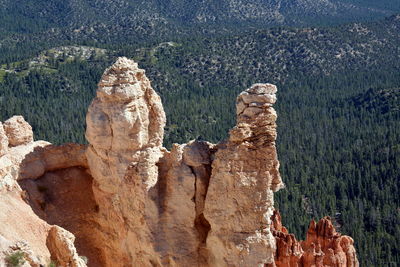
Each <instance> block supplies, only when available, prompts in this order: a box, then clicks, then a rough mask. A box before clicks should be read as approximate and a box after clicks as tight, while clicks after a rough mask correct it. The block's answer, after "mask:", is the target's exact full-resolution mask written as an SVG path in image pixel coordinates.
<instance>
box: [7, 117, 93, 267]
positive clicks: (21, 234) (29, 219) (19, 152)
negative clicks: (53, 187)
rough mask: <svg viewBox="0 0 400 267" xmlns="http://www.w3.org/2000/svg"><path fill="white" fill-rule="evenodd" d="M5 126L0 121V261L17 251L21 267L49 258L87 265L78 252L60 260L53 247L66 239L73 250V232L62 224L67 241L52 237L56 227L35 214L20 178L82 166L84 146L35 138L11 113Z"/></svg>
mask: <svg viewBox="0 0 400 267" xmlns="http://www.w3.org/2000/svg"><path fill="white" fill-rule="evenodd" d="M3 125H4V130H3ZM3 125H2V124H1V123H0V126H1V127H0V140H1V143H2V147H1V148H2V151H3V153H2V154H0V210H1V212H0V225H1V227H0V266H5V262H6V261H7V258H8V257H9V256H12V255H16V253H19V255H21V257H22V261H23V262H24V265H23V266H34V267H39V266H47V265H49V264H50V263H51V260H52V259H54V260H57V262H58V263H59V264H62V265H61V266H86V264H85V263H82V260H80V258H79V257H78V255H77V254H76V251H75V254H74V255H73V256H71V257H70V259H69V260H68V264H66V263H65V264H64V263H63V262H61V261H60V262H59V261H58V260H59V259H61V258H59V257H57V256H56V254H55V253H56V252H55V250H53V249H52V248H60V245H61V244H65V245H66V246H67V247H69V249H70V251H71V252H73V251H74V249H75V248H74V246H73V239H74V236H73V234H72V233H69V232H68V231H66V230H64V229H62V231H63V235H64V236H68V240H67V239H64V241H62V240H61V239H60V238H59V239H58V240H56V239H55V238H52V234H51V230H52V229H53V228H54V226H51V225H49V224H48V223H47V222H46V221H45V220H43V218H40V216H38V213H37V212H36V211H35V209H34V205H33V203H32V202H31V201H30V200H31V197H33V196H31V195H30V194H28V193H27V191H24V190H22V188H21V185H22V183H24V181H28V180H32V181H34V180H36V179H40V177H41V176H42V175H43V174H45V173H46V172H48V171H51V170H55V169H59V168H63V169H64V168H68V167H69V166H77V165H84V164H85V160H84V159H83V158H82V156H81V155H82V151H85V148H84V146H81V145H74V144H70V145H64V146H53V145H51V144H50V143H48V142H45V141H35V142H34V141H33V133H32V127H31V126H30V125H29V124H28V123H27V122H26V121H25V120H24V119H23V118H22V117H21V116H14V117H13V118H11V119H9V120H7V121H6V122H5V123H4V124H3ZM4 140H6V141H4ZM34 188H35V189H36V190H37V188H36V187H34ZM46 201H48V200H46ZM46 201H45V200H43V203H45V202H46ZM59 229H61V228H59ZM62 251H66V250H62ZM62 254H64V255H65V256H67V254H66V253H62ZM71 255H72V254H71Z"/></svg>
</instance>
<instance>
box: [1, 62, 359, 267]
mask: <svg viewBox="0 0 400 267" xmlns="http://www.w3.org/2000/svg"><path fill="white" fill-rule="evenodd" d="M276 92H277V88H276V86H275V85H272V84H261V83H260V84H254V85H253V86H251V87H250V88H249V89H247V90H245V91H243V92H242V93H241V94H240V95H239V96H238V97H237V101H236V109H237V111H236V116H237V122H236V126H235V127H234V128H233V129H232V130H231V131H230V133H229V138H228V139H227V140H226V141H224V142H221V143H219V144H211V143H209V142H205V141H198V140H194V141H190V142H189V143H187V144H181V145H178V144H174V145H173V146H172V149H171V151H168V150H167V149H166V148H164V147H163V146H162V142H163V134H164V126H165V123H166V117H165V113H164V110H163V107H162V104H161V99H160V97H159V96H158V95H157V94H156V92H155V91H154V90H153V88H152V87H151V84H150V81H149V80H148V78H147V77H146V75H145V71H144V70H142V69H140V68H139V67H138V65H137V63H135V62H133V61H132V60H130V59H127V58H119V59H118V60H117V61H116V63H115V64H113V65H112V66H111V67H110V68H108V69H107V70H106V71H105V72H104V74H103V76H102V78H101V81H100V82H99V86H98V89H97V94H96V97H95V99H94V100H93V101H92V103H91V105H90V107H89V110H88V113H87V116H86V122H87V130H86V138H87V140H88V142H89V145H87V146H85V145H77V144H66V145H62V146H53V145H51V144H50V143H48V142H44V141H33V136H32V128H31V127H30V126H29V124H28V123H27V122H25V120H24V119H23V118H22V117H20V116H19V117H13V118H12V119H10V120H8V121H6V122H4V123H3V124H1V123H0V174H1V177H0V210H1V211H2V212H0V225H1V227H0V266H3V265H4V264H5V263H6V262H7V261H9V260H10V259H11V258H12V257H17V256H18V257H21V258H22V260H23V261H25V264H26V266H41V265H49V264H50V263H52V262H53V263H55V264H57V266H65V267H67V266H86V265H88V266H93V267H101V266H113V267H125V266H144V267H145V266H204V267H205V266H215V267H217V266H218V267H223V266H243V267H244V266H340V267H342V266H343V267H344V266H346V267H356V266H358V261H357V257H356V253H355V249H354V246H353V240H352V239H351V238H350V237H347V236H341V235H340V234H339V233H337V232H336V231H335V229H334V228H333V226H332V223H331V222H330V220H329V218H324V219H322V220H321V221H320V222H319V223H318V224H316V223H315V222H312V223H311V225H310V229H309V231H308V234H307V239H306V240H305V241H302V242H299V241H297V240H296V238H295V237H294V236H293V235H290V234H289V233H288V231H287V229H286V228H285V227H283V226H282V224H281V221H280V215H279V213H277V211H275V209H274V192H276V191H278V190H279V189H281V188H282V187H283V186H284V185H283V182H282V180H281V177H280V174H279V161H278V157H277V151H276V145H275V140H276V138H277V131H276V128H277V126H276V119H277V114H276V112H275V110H274V108H273V107H272V106H273V104H274V103H275V101H276ZM16 225H18V227H17V226H16ZM74 240H75V246H74V244H73V243H74ZM79 255H80V256H79ZM82 255H83V256H82ZM2 264H3V265H2Z"/></svg>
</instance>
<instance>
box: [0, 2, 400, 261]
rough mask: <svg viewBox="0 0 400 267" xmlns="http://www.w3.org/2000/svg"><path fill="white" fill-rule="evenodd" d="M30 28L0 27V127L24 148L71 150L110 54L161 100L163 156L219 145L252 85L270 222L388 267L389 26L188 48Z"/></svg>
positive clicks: (395, 137)
mask: <svg viewBox="0 0 400 267" xmlns="http://www.w3.org/2000/svg"><path fill="white" fill-rule="evenodd" d="M121 2H124V1H121ZM342 2H346V1H342ZM366 2H369V3H373V2H372V1H366ZM389 2H390V1H389ZM3 3H8V2H7V1H0V6H1V5H2V4H3ZM40 3H41V2H40ZM113 3H114V2H113ZM382 3H383V2H382ZM47 8H63V7H62V6H57V5H55V6H53V5H49V6H48V7H47ZM46 10H47V9H46ZM49 12H50V11H49ZM33 19H34V20H35V21H36V18H33ZM60 19H63V18H60ZM26 23H28V25H31V24H30V23H29V21H27V22H26ZM55 23H56V22H55ZM57 23H58V22H57ZM10 25H11V24H10ZM36 25H37V28H35V29H30V30H28V32H27V33H26V34H27V35H24V34H22V33H21V31H23V30H22V29H23V27H20V26H18V24H17V25H16V27H17V26H18V27H20V28H18V29H12V28H9V30H10V31H17V32H18V31H19V32H18V34H15V35H8V33H6V32H3V33H1V32H0V35H1V34H4V35H7V38H3V39H2V40H1V41H0V51H1V53H0V105H1V110H0V120H1V121H4V120H6V119H7V118H9V117H11V116H12V115H15V114H21V115H23V116H24V117H25V119H26V120H27V121H28V122H29V123H30V124H31V125H32V126H33V128H34V133H35V138H36V139H44V140H48V141H50V142H53V143H55V144H61V143H64V142H79V143H85V142H86V141H85V138H84V131H85V115H86V110H87V107H88V105H89V103H90V101H91V99H92V98H93V97H94V93H95V90H96V84H97V82H98V81H99V78H100V76H101V74H102V72H103V71H104V69H105V68H106V67H107V66H109V65H110V64H112V63H113V61H114V60H115V58H116V57H117V56H122V55H123V56H128V57H131V58H133V59H135V60H136V61H138V62H139V65H140V67H141V68H144V69H146V73H147V76H148V77H149V78H150V80H151V81H152V85H153V87H154V88H155V89H156V90H157V92H158V93H159V94H160V95H161V97H162V100H163V104H164V108H165V111H166V114H167V119H168V122H167V127H166V136H165V142H164V144H165V146H167V147H170V146H171V144H172V143H174V142H177V143H183V142H187V141H189V140H191V139H194V138H201V139H204V140H209V141H212V142H219V141H221V140H223V139H224V138H226V135H227V133H228V130H229V129H230V128H231V127H233V125H234V124H235V121H234V120H235V112H234V106H235V98H236V95H237V94H238V93H239V92H240V91H242V90H244V89H246V88H247V87H249V86H250V85H251V84H253V83H255V82H271V83H274V84H277V86H278V102H277V104H276V109H277V112H278V140H277V145H278V155H279V159H280V162H281V169H280V170H281V174H282V178H283V180H284V182H285V184H286V188H285V189H283V190H281V191H280V192H278V193H277V194H276V195H275V196H276V206H277V208H278V209H279V210H280V211H281V213H282V215H283V216H282V217H283V222H284V224H285V225H286V226H287V227H288V228H289V231H290V232H293V233H295V234H296V236H297V237H299V238H304V237H305V236H304V234H305V232H306V229H307V227H308V224H309V222H310V220H311V219H312V218H314V219H319V218H321V217H322V216H326V215H329V216H331V217H332V218H333V219H334V223H335V225H336V227H338V229H339V231H340V232H342V233H343V234H347V235H350V236H352V237H353V238H354V240H355V244H356V249H357V253H358V257H359V260H360V263H361V266H398V265H400V248H399V246H398V242H399V239H400V224H399V222H400V197H399V195H400V45H399V44H400V16H392V17H389V18H387V19H383V20H380V21H378V22H369V23H362V24H361V23H351V24H346V25H340V26H335V27H309V28H288V27H277V28H271V29H252V30H249V29H248V28H246V31H242V30H238V31H237V32H233V31H231V30H229V29H226V28H225V30H223V31H221V32H220V33H219V34H216V33H215V32H214V33H213V34H209V33H210V30H207V31H205V32H204V33H206V34H205V35H204V34H203V33H198V34H193V36H188V34H185V31H187V33H190V29H185V30H179V31H181V33H182V35H176V36H175V37H174V38H169V37H168V32H169V30H168V29H169V28H168V27H169V26H168V27H166V28H163V29H164V30H163V31H161V32H160V34H159V36H158V37H157V38H152V37H151V36H156V34H157V31H156V30H155V29H158V28H152V29H153V30H154V35H149V36H150V37H149V38H143V39H142V40H138V39H136V40H133V39H135V38H134V37H135V36H137V32H136V35H132V36H133V37H129V36H128V35H129V31H128V32H125V34H126V35H127V38H126V39H125V40H124V38H123V36H121V35H120V33H118V32H119V30H121V29H119V28H118V29H119V30H118V31H115V32H117V33H116V35H115V36H114V35H113V34H114V32H113V30H112V29H111V30H110V28H108V27H103V28H102V26H95V27H94V29H95V30H94V31H92V32H91V31H90V29H89V28H90V27H89V28H85V27H84V28H83V29H82V30H81V32H79V31H77V32H75V33H74V34H76V35H73V34H71V32H74V31H71V30H70V29H55V30H54V32H53V33H51V31H46V32H45V33H44V34H35V32H38V31H41V30H43V29H47V27H49V25H50V24H49V22H48V21H45V20H43V23H42V24H40V23H39V24H36ZM10 27H11V26H10ZM96 27H98V28H96ZM99 28H101V29H103V30H104V31H102V32H96V29H99ZM121 31H122V30H121ZM105 33H107V34H105ZM91 34H92V35H91ZM83 35H84V36H85V38H86V39H84V40H81V39H80V37H81V36H83ZM49 36H50V37H51V38H48V37H49ZM114 37H115V38H114ZM98 38H102V39H98ZM96 40H97V41H96ZM94 47H96V48H94Z"/></svg>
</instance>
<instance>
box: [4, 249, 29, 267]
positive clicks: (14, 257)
mask: <svg viewBox="0 0 400 267" xmlns="http://www.w3.org/2000/svg"><path fill="white" fill-rule="evenodd" d="M24 256H25V254H24V252H22V251H16V252H14V253H12V254H10V255H8V256H7V257H6V262H7V266H10V267H19V266H22V264H24V262H25V259H24Z"/></svg>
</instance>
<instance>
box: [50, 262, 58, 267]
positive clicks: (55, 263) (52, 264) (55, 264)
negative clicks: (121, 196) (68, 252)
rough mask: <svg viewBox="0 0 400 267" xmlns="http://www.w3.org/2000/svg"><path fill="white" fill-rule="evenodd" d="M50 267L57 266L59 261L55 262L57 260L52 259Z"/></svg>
mask: <svg viewBox="0 0 400 267" xmlns="http://www.w3.org/2000/svg"><path fill="white" fill-rule="evenodd" d="M48 267H57V262H55V261H50V263H49V265H48Z"/></svg>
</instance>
